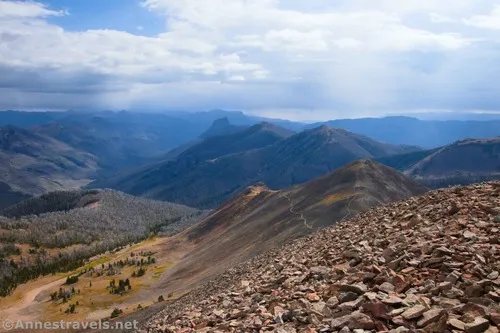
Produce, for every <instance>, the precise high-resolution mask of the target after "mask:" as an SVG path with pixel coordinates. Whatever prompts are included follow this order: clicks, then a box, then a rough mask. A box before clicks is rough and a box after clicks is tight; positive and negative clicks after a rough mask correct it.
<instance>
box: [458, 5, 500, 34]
mask: <svg viewBox="0 0 500 333" xmlns="http://www.w3.org/2000/svg"><path fill="white" fill-rule="evenodd" d="M464 22H465V24H468V25H471V26H474V27H477V28H483V29H492V30H500V5H496V6H495V7H494V8H493V10H492V11H491V13H490V14H489V15H474V16H472V17H471V18H470V19H465V20H464Z"/></svg>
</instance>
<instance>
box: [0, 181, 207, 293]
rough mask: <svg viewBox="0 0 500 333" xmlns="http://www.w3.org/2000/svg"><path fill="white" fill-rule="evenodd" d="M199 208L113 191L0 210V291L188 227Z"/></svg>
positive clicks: (58, 196) (54, 196) (60, 195)
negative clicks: (110, 251) (122, 247)
mask: <svg viewBox="0 0 500 333" xmlns="http://www.w3.org/2000/svg"><path fill="white" fill-rule="evenodd" d="M202 214H203V212H202V211H199V210H197V209H193V208H190V207H187V206H182V205H177V204H171V203H167V202H160V201H153V200H147V199H142V198H136V197H133V196H130V195H126V194H123V193H120V192H116V191H110V190H92V191H70V192H55V193H50V194H46V195H43V196H41V197H38V198H33V199H29V200H27V201H24V202H22V203H19V204H17V205H15V206H12V207H9V208H7V209H4V210H2V211H0V215H2V216H0V244H1V245H0V295H1V296H5V295H7V294H9V293H10V292H11V291H12V290H14V289H15V288H16V286H17V285H18V284H19V283H23V282H25V281H27V280H29V279H32V278H36V277H37V276H40V275H45V274H50V273H54V272H58V271H68V270H72V269H75V268H77V267H79V266H81V265H83V264H84V262H85V260H86V259H88V258H90V257H92V256H94V255H96V254H99V253H103V252H105V251H108V250H113V249H115V248H117V247H120V246H123V245H126V244H130V243H133V242H138V241H140V240H143V239H145V238H147V237H148V236H150V235H155V234H158V233H166V234H172V233H175V232H178V231H180V230H182V229H183V228H185V227H187V226H189V225H191V224H192V223H193V222H195V221H196V220H197V219H198V218H199V217H200V216H201V215H202Z"/></svg>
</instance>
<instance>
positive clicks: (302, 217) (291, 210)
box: [280, 192, 312, 230]
mask: <svg viewBox="0 0 500 333" xmlns="http://www.w3.org/2000/svg"><path fill="white" fill-rule="evenodd" d="M280 196H281V197H282V198H285V199H287V200H288V202H289V204H290V209H289V211H290V213H292V214H294V215H296V216H298V217H299V218H300V219H301V220H302V221H304V226H305V227H306V228H308V229H311V230H312V226H311V225H309V223H308V222H307V219H306V217H305V216H304V214H302V213H299V212H297V211H295V210H294V208H295V206H294V204H293V202H292V199H290V197H289V196H288V195H287V194H286V193H283V192H282V193H280Z"/></svg>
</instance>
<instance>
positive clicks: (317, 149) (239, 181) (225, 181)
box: [92, 123, 419, 208]
mask: <svg viewBox="0 0 500 333" xmlns="http://www.w3.org/2000/svg"><path fill="white" fill-rule="evenodd" d="M292 134H293V133H292V132H290V131H288V130H286V129H283V128H281V127H278V126H276V125H271V124H269V123H260V124H257V125H254V126H251V127H249V128H245V129H242V130H239V131H236V132H234V133H231V134H228V135H222V136H216V137H212V138H208V139H205V140H203V141H201V142H199V143H197V144H195V145H193V146H191V147H190V148H189V149H187V150H186V151H184V152H183V153H182V154H180V155H179V156H178V157H177V159H176V160H174V161H166V162H165V163H159V164H158V163H155V164H154V165H153V166H152V167H151V168H145V169H141V170H139V171H137V172H134V173H132V174H129V175H126V176H124V177H118V178H116V179H112V180H110V181H108V182H103V183H97V184H92V186H94V187H109V188H115V189H118V190H120V191H124V192H127V193H131V194H133V195H141V196H146V197H150V198H155V199H161V200H166V201H171V202H179V203H183V204H186V205H190V206H194V207H202V208H212V207H214V206H216V205H218V204H220V203H221V202H222V201H224V200H226V199H228V198H229V197H231V196H232V195H234V194H236V193H237V192H239V191H241V190H242V189H243V188H245V187H246V186H249V185H252V184H254V183H257V182H261V181H262V182H264V183H266V184H267V185H268V186H270V187H271V188H274V189H280V188H285V187H289V186H292V185H295V184H300V183H303V182H306V181H309V180H311V179H313V178H316V177H319V176H321V175H324V174H326V173H328V172H330V171H332V170H334V169H336V168H338V167H340V166H342V165H345V164H347V163H351V162H353V161H355V160H358V159H362V158H376V157H382V156H387V155H394V154H398V153H403V152H407V151H414V150H418V149H419V148H418V147H411V146H398V145H391V144H383V143H380V142H377V141H374V140H371V139H370V138H368V137H365V136H361V135H357V134H354V133H350V132H347V131H345V130H342V129H335V128H329V127H328V126H325V125H323V126H320V127H318V128H315V129H312V130H306V131H302V132H300V133H297V134H294V135H292Z"/></svg>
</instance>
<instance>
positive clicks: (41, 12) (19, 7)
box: [0, 1, 66, 18]
mask: <svg viewBox="0 0 500 333" xmlns="http://www.w3.org/2000/svg"><path fill="white" fill-rule="evenodd" d="M65 14H66V13H65V12H64V11H58V10H50V9H48V8H47V6H45V5H43V4H41V3H38V2H31V1H23V2H22V1H0V18H34V17H46V16H61V15H65Z"/></svg>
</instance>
